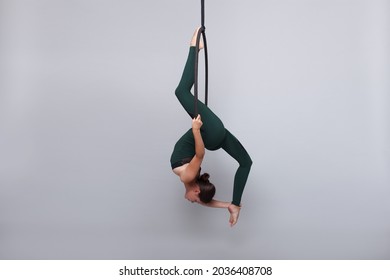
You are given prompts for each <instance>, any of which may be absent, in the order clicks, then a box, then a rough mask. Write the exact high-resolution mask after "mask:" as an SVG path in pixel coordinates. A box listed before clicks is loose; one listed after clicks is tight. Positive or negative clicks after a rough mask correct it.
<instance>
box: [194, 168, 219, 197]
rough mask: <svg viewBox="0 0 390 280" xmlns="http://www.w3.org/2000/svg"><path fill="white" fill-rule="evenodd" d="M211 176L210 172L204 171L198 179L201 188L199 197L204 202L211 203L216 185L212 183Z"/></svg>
mask: <svg viewBox="0 0 390 280" xmlns="http://www.w3.org/2000/svg"><path fill="white" fill-rule="evenodd" d="M209 178H210V175H209V174H208V173H204V174H203V175H201V176H199V177H198V179H197V180H196V183H197V184H198V186H199V189H200V193H199V199H200V201H202V202H204V203H209V202H210V201H211V200H212V199H213V197H214V195H215V186H214V185H213V184H212V183H210V181H209Z"/></svg>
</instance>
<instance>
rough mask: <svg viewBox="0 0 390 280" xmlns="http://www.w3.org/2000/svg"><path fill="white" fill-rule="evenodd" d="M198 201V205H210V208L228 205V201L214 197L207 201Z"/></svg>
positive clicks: (226, 206)
mask: <svg viewBox="0 0 390 280" xmlns="http://www.w3.org/2000/svg"><path fill="white" fill-rule="evenodd" d="M198 203H199V204H200V205H203V206H207V207H212V208H228V207H229V205H230V202H225V201H219V200H215V199H212V200H211V201H210V202H209V203H204V202H202V201H199V202H198Z"/></svg>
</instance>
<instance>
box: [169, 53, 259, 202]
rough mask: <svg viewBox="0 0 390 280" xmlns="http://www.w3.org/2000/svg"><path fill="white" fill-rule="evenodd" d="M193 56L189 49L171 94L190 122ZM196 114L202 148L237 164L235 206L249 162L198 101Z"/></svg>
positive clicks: (248, 157) (244, 182)
mask: <svg viewBox="0 0 390 280" xmlns="http://www.w3.org/2000/svg"><path fill="white" fill-rule="evenodd" d="M195 55H196V49H195V47H190V51H189V55H188V58H187V63H186V65H185V67H184V71H183V75H182V78H181V80H180V83H179V85H178V87H177V89H176V91H175V94H176V97H177V98H178V99H179V102H180V103H181V105H182V106H183V107H184V109H185V110H186V111H187V113H188V114H189V115H190V117H191V118H194V117H195V116H194V96H193V95H192V93H191V88H192V86H193V84H194V74H195V73H194V72H195ZM198 113H199V114H200V115H201V118H202V122H203V125H202V127H201V135H202V139H203V142H204V145H205V148H206V149H208V150H212V151H213V150H218V149H220V148H222V149H224V150H225V151H226V152H227V153H228V154H229V155H230V156H232V157H233V158H234V159H235V160H236V161H237V162H238V163H239V167H238V169H237V172H236V175H235V177H234V187H233V201H232V203H233V204H235V205H237V206H239V205H240V203H241V197H242V193H243V191H244V188H245V184H246V181H247V179H248V175H249V171H250V169H251V166H252V160H251V158H250V156H249V154H248V153H247V151H246V150H245V148H244V147H243V146H242V145H241V143H240V142H239V141H238V139H237V138H236V137H234V135H233V134H231V133H230V132H229V131H228V130H227V129H225V127H224V125H223V123H222V121H221V120H220V119H219V118H218V117H217V116H216V115H215V114H214V113H213V112H212V111H211V110H210V109H209V108H208V107H207V106H206V105H205V104H203V103H202V102H201V101H198Z"/></svg>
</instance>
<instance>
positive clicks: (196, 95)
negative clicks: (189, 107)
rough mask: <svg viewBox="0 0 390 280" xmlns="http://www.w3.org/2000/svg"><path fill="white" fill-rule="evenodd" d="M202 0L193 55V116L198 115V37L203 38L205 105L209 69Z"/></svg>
mask: <svg viewBox="0 0 390 280" xmlns="http://www.w3.org/2000/svg"><path fill="white" fill-rule="evenodd" d="M204 19H205V13H204V0H201V27H200V29H199V32H198V34H197V37H196V56H195V82H194V101H195V102H194V104H195V108H194V109H195V110H194V113H195V116H194V117H196V116H198V68H199V43H200V37H201V36H202V38H203V50H204V60H205V102H204V103H205V105H206V106H207V100H208V77H209V69H208V57H207V41H206V32H205V30H206V27H205V26H204Z"/></svg>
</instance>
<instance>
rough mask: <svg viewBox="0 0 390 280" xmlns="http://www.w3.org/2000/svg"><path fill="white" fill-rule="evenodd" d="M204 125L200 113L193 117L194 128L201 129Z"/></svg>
mask: <svg viewBox="0 0 390 280" xmlns="http://www.w3.org/2000/svg"><path fill="white" fill-rule="evenodd" d="M202 125H203V123H202V120H201V118H200V115H198V116H197V117H196V118H193V119H192V129H195V130H200V128H201V126H202Z"/></svg>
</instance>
